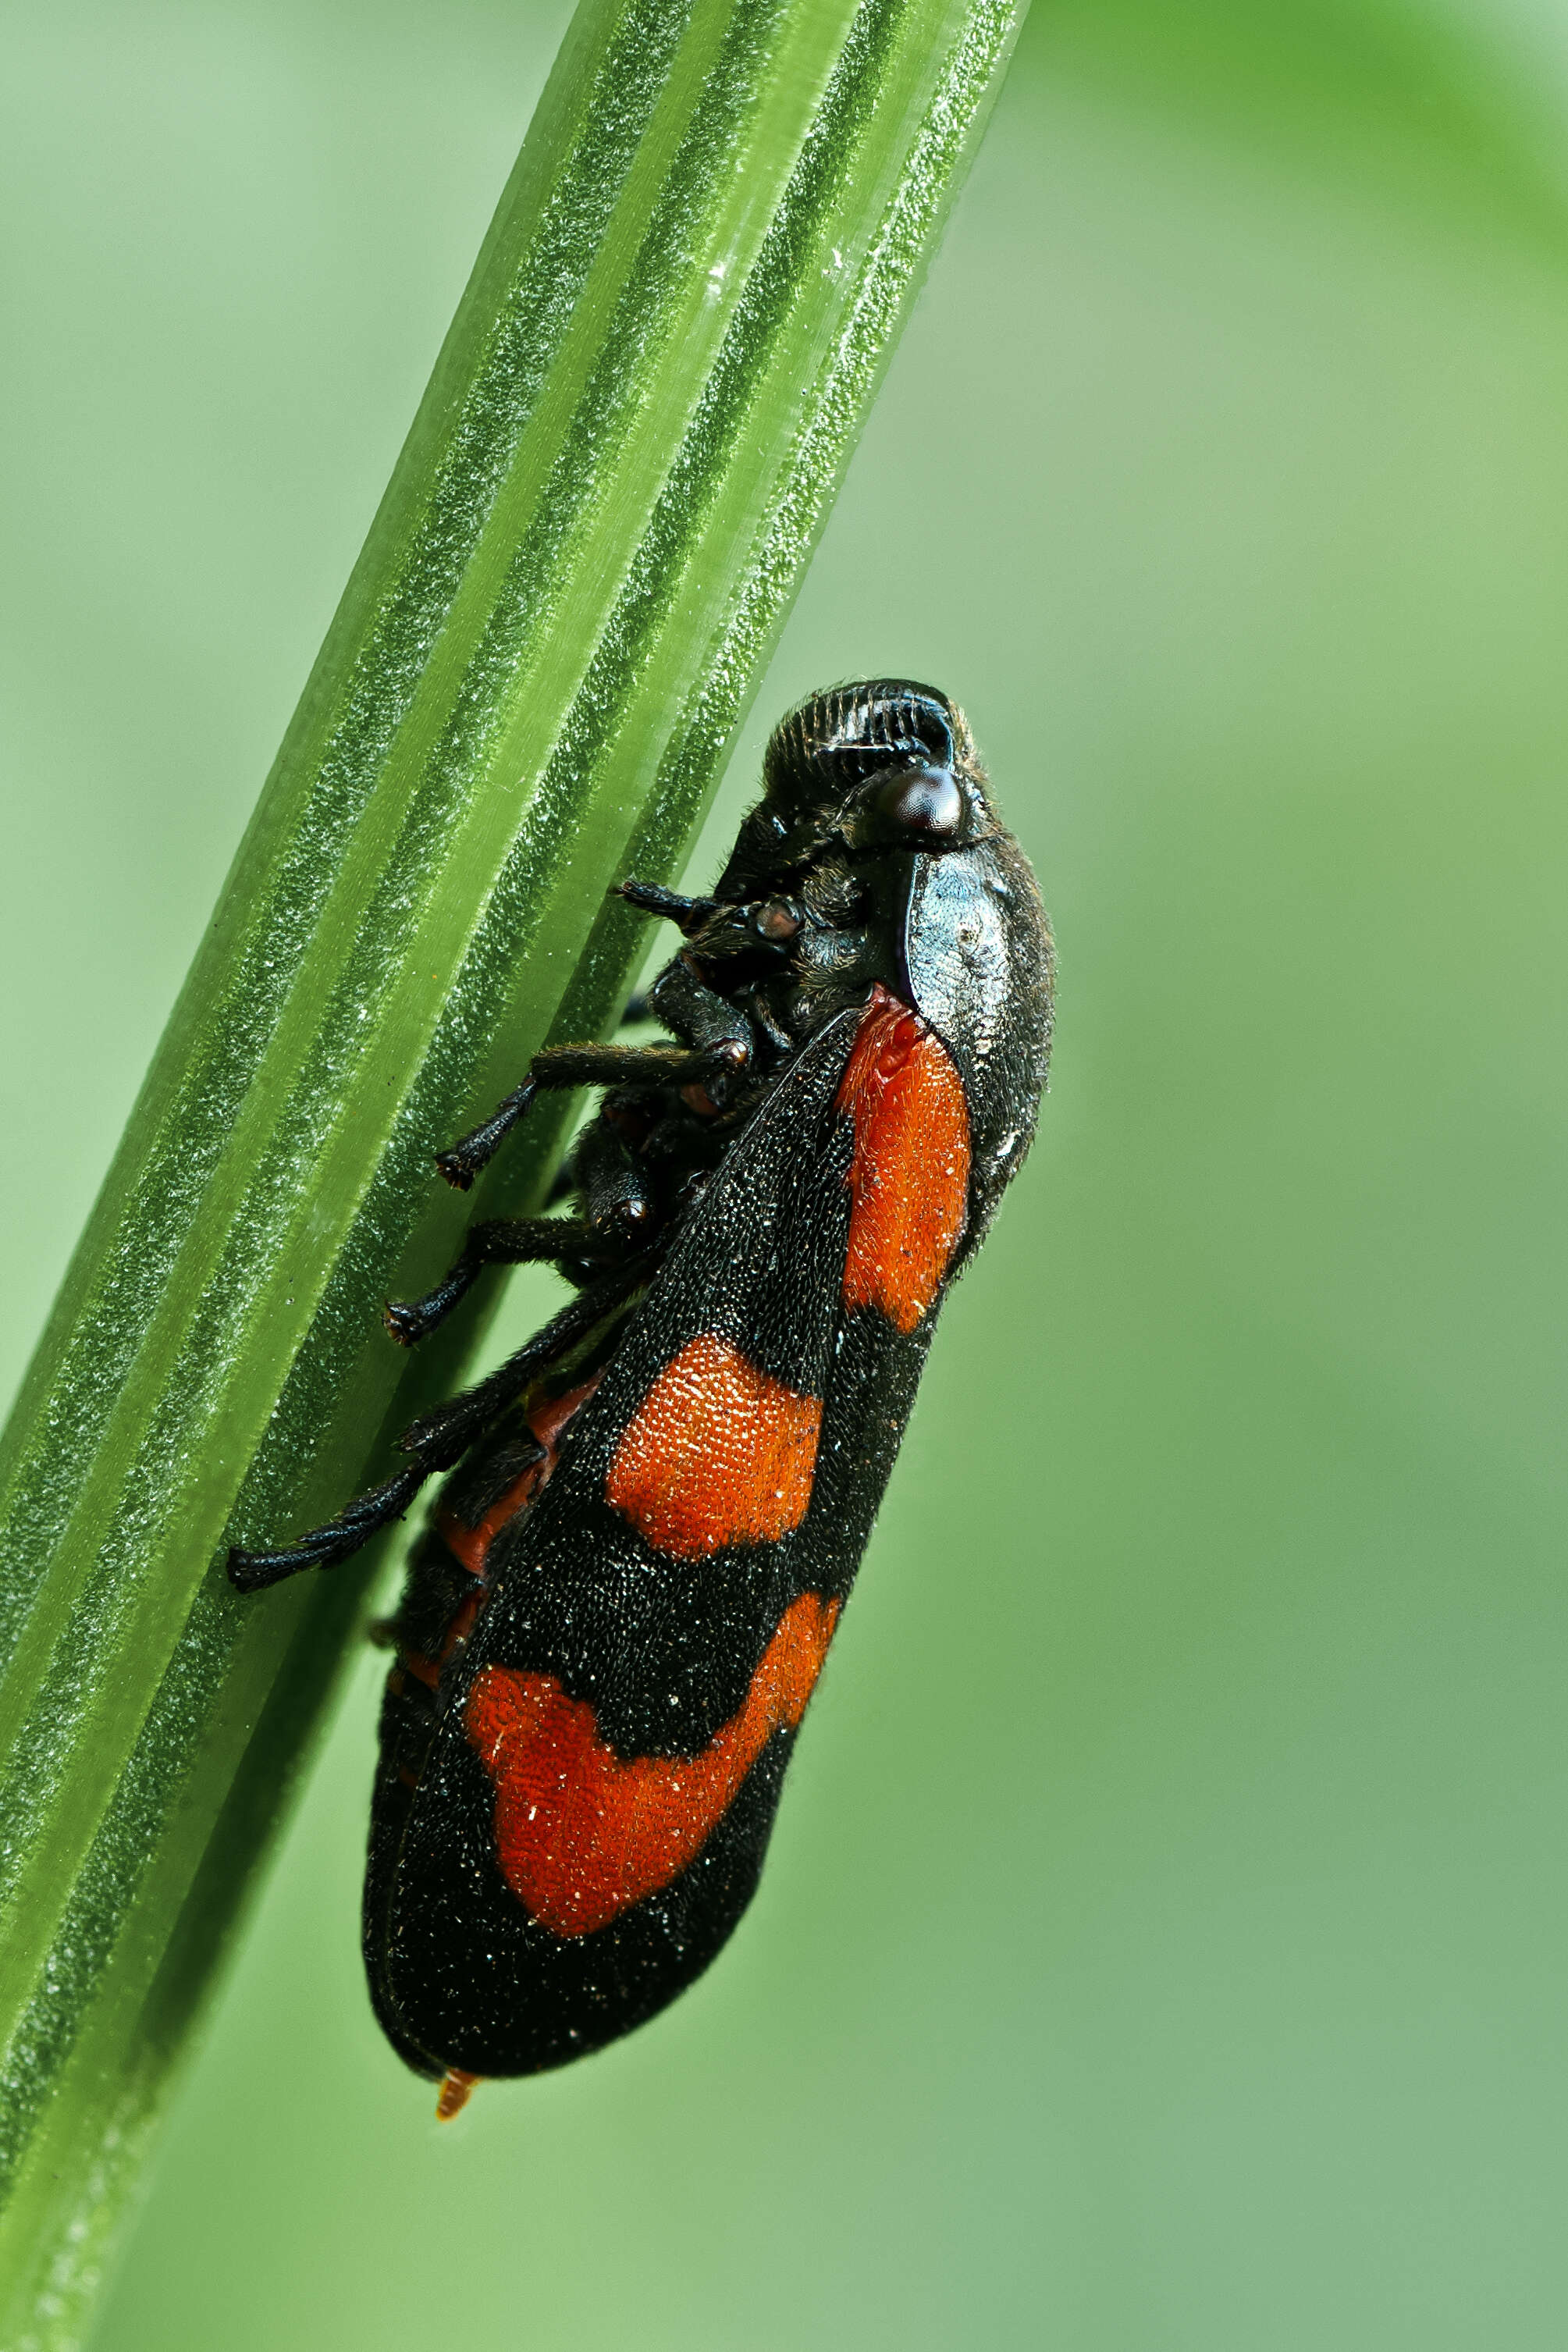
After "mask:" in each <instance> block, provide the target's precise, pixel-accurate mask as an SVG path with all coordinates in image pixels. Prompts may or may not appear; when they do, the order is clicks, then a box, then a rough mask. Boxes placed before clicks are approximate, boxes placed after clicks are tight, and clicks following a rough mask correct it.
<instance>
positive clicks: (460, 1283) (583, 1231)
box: [382, 1217, 612, 1348]
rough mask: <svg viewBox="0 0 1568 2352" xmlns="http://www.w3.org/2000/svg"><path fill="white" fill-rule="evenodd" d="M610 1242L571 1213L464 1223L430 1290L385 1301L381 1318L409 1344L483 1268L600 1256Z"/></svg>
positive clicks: (396, 1336)
mask: <svg viewBox="0 0 1568 2352" xmlns="http://www.w3.org/2000/svg"><path fill="white" fill-rule="evenodd" d="M611 1247H612V1244H609V1243H607V1241H606V1240H605V1238H604V1237H603V1236H602V1235H601V1234H599V1233H597V1232H596V1231H593V1230H591V1228H590V1226H588V1225H586V1224H582V1223H579V1221H578V1220H577V1219H576V1218H575V1217H572V1218H566V1217H491V1218H488V1219H487V1220H486V1222H485V1223H482V1224H477V1225H470V1227H469V1228H468V1232H467V1234H466V1235H465V1238H464V1243H463V1247H462V1250H461V1252H460V1253H459V1255H458V1256H457V1257H456V1258H455V1261H454V1262H453V1264H452V1265H450V1266H449V1267H448V1268H447V1270H446V1272H445V1273H444V1275H443V1276H442V1277H441V1280H440V1281H439V1282H438V1283H437V1284H436V1286H435V1287H434V1290H427V1291H426V1292H425V1294H424V1297H423V1298H413V1299H404V1298H393V1299H389V1300H388V1302H387V1306H386V1310H385V1313H384V1315H383V1317H382V1320H383V1321H384V1322H385V1324H386V1327H387V1329H388V1331H389V1332H390V1333H391V1335H392V1338H393V1339H395V1340H397V1341H398V1343H399V1345H400V1346H402V1347H404V1348H412V1347H413V1344H414V1342H415V1341H416V1340H417V1339H428V1338H429V1337H430V1334H431V1333H432V1332H433V1331H434V1329H435V1328H437V1326H438V1325H439V1324H442V1323H444V1321H445V1320H446V1318H447V1317H448V1316H449V1315H450V1314H451V1312H452V1310H453V1308H454V1307H455V1306H456V1304H457V1302H458V1300H459V1299H460V1298H465V1297H466V1296H467V1294H468V1292H469V1291H470V1290H471V1289H472V1288H473V1286H474V1285H475V1283H476V1281H477V1280H478V1277H479V1276H480V1274H481V1273H482V1272H483V1270H484V1268H485V1267H486V1266H487V1265H559V1264H561V1263H562V1262H564V1261H566V1260H568V1259H572V1258H584V1257H587V1258H593V1257H602V1256H604V1255H607V1254H608V1251H609V1249H610V1248H611Z"/></svg>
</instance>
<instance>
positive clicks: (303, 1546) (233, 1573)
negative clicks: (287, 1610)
mask: <svg viewBox="0 0 1568 2352" xmlns="http://www.w3.org/2000/svg"><path fill="white" fill-rule="evenodd" d="M425 1475H426V1474H425V1472H424V1471H423V1470H419V1469H414V1468H412V1467H411V1468H409V1469H407V1470H400V1471H399V1472H398V1473H397V1475H396V1476H395V1477H392V1478H389V1479H388V1480H387V1482H386V1484H385V1486H372V1487H371V1491H370V1493H369V1494H368V1495H361V1496H357V1497H356V1499H355V1500H354V1501H353V1502H351V1503H350V1505H349V1507H348V1508H347V1510H344V1511H340V1512H339V1514H338V1516H337V1517H336V1518H335V1519H329V1520H328V1522H327V1524H326V1526H325V1527H320V1528H311V1529H310V1530H309V1532H308V1534H306V1535H302V1536H301V1537H300V1538H299V1540H298V1543H296V1544H288V1545H286V1546H285V1547H284V1549H282V1550H281V1551H246V1550H243V1549H241V1547H240V1546H239V1545H238V1544H235V1545H234V1546H233V1547H232V1549H230V1552H229V1582H230V1583H231V1584H232V1585H234V1586H235V1587H236V1588H237V1589H238V1591H241V1592H259V1591H261V1589H262V1587H263V1586H264V1585H267V1584H279V1583H281V1582H282V1580H283V1579H284V1578H285V1577H286V1576H294V1575H296V1574H297V1573H298V1570H300V1569H302V1568H336V1566H337V1565H338V1562H339V1561H340V1559H348V1558H349V1556H350V1553H351V1552H356V1551H358V1550H359V1549H360V1546H361V1544H365V1543H369V1541H370V1539H371V1537H372V1536H373V1535H379V1534H380V1532H381V1530H382V1528H387V1527H390V1526H391V1525H392V1521H393V1520H394V1519H401V1518H402V1515H403V1513H404V1512H405V1511H406V1510H407V1508H408V1507H409V1505H410V1504H411V1503H412V1502H413V1498H414V1496H416V1495H417V1494H418V1492H419V1490H420V1488H421V1486H423V1484H424V1480H425Z"/></svg>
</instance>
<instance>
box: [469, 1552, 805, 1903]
mask: <svg viewBox="0 0 1568 2352" xmlns="http://www.w3.org/2000/svg"><path fill="white" fill-rule="evenodd" d="M838 1615H839V1604H838V1602H837V1601H821V1600H819V1599H818V1597H817V1595H816V1594H815V1593H814V1592H807V1593H802V1595H801V1596H800V1600H798V1601H792V1602H791V1603H790V1605H789V1608H788V1609H787V1610H786V1611H785V1612H784V1614H783V1617H782V1618H781V1619H780V1620H779V1627H778V1630H777V1632H776V1633H774V1636H773V1639H772V1640H771V1641H770V1642H769V1643H768V1647H767V1649H766V1650H765V1651H764V1652H763V1654H762V1658H761V1661H760V1663H759V1664H758V1668H757V1671H756V1673H755V1674H754V1675H752V1677H751V1684H750V1687H749V1688H748V1690H747V1694H746V1697H745V1700H744V1701H743V1703H742V1705H741V1707H740V1710H739V1712H738V1714H736V1715H733V1716H732V1717H730V1719H729V1721H728V1722H727V1724H726V1725H725V1726H724V1727H723V1728H722V1729H721V1730H720V1731H718V1732H716V1734H715V1736H714V1738H712V1739H711V1740H710V1741H709V1742H708V1745H707V1746H706V1748H704V1749H703V1751H702V1753H701V1754H700V1755H698V1756H693V1757H689V1758H680V1757H666V1756H638V1757H633V1758H632V1759H630V1760H628V1761H625V1762H623V1761H622V1759H621V1758H620V1757H618V1756H617V1755H616V1754H615V1752H614V1750H613V1749H612V1748H608V1747H607V1746H606V1745H605V1744H604V1742H603V1741H602V1740H601V1738H600V1737H599V1726H598V1721H597V1718H596V1717H595V1715H594V1712H593V1709H592V1707H591V1706H590V1705H589V1704H588V1703H587V1701H586V1700H583V1699H573V1698H569V1697H568V1696H567V1695H566V1693H565V1691H564V1690H563V1689H562V1688H561V1685H560V1684H559V1682H558V1681H557V1680H556V1677H555V1676H554V1675H538V1674H525V1673H522V1672H520V1671H519V1670H518V1669H517V1668H516V1667H513V1666H486V1667H484V1668H482V1669H481V1671H480V1672H479V1674H477V1675H476V1676H475V1678H474V1686H473V1688H472V1690H471V1691H470V1692H469V1694H468V1698H467V1702H466V1704H465V1707H464V1714H463V1721H464V1728H465V1730H466V1732H467V1734H468V1738H469V1739H470V1740H471V1741H472V1743H473V1745H474V1747H475V1748H476V1750H477V1752H478V1755H479V1759H480V1760H481V1762H482V1763H483V1764H484V1766H485V1769H486V1771H487V1772H488V1773H489V1775H490V1778H491V1780H493V1781H494V1782H495V1784H496V1847H497V1854H498V1856H499V1859H500V1864H501V1872H502V1875H503V1876H504V1877H505V1879H506V1882H507V1885H508V1886H509V1887H510V1888H511V1890H512V1893H513V1894H514V1895H516V1896H517V1899H518V1901H519V1902H520V1903H522V1904H524V1905H525V1906H527V1908H528V1913H529V1915H530V1916H532V1917H533V1918H535V1919H537V1920H538V1922H539V1924H540V1926H541V1927H548V1928H549V1930H550V1933H551V1934H552V1935H555V1936H589V1935H591V1934H592V1933H593V1931H594V1929H595V1928H597V1927H608V1926H609V1924H610V1922H611V1920H612V1919H614V1918H616V1917H617V1916H619V1915H620V1913H621V1912H622V1911H624V1910H626V1909H627V1908H628V1907H629V1906H631V1905H632V1904H633V1903H640V1902H641V1901H642V1900H643V1896H644V1895H653V1894H656V1893H657V1892H658V1890H659V1888H660V1887H661V1886H667V1885H669V1884H670V1882H671V1880H672V1879H674V1878H678V1877H679V1875H680V1874H681V1872H682V1871H683V1870H685V1868H686V1866H687V1864H689V1863H691V1862H693V1861H695V1858H696V1856H697V1854H698V1853H700V1852H701V1851H702V1848H703V1847H704V1845H705V1844H706V1843H707V1840H708V1838H709V1837H710V1836H711V1835H712V1833H713V1832H714V1830H715V1828H716V1826H717V1824H718V1822H720V1821H721V1820H722V1819H723V1818H724V1815H725V1813H726V1812H727V1811H728V1809H729V1806H730V1805H731V1803H732V1802H733V1801H734V1799H735V1796H736V1792H737V1790H738V1789H739V1787H740V1784H741V1782H742V1781H743V1780H745V1778H746V1776H747V1772H748V1771H749V1770H750V1769H751V1767H752V1765H753V1764H754V1763H755V1762H756V1761H757V1759H758V1756H759V1755H760V1754H761V1752H762V1749H763V1747H764V1745H765V1744H766V1742H767V1740H768V1738H769V1736H770V1734H771V1733H773V1732H775V1731H777V1730H779V1728H780V1727H782V1726H784V1725H789V1727H791V1728H793V1727H794V1726H795V1725H797V1724H798V1723H799V1722H800V1717H802V1715H804V1713H805V1711H806V1702H807V1700H808V1699H809V1698H810V1696H811V1687H812V1685H813V1684H814V1683H815V1681H816V1679H817V1676H818V1675H819V1674H820V1673H821V1666H822V1660H823V1658H824V1657H825V1656H826V1655H827V1650H828V1643H830V1642H831V1639H832V1636H833V1627H834V1625H835V1624H836V1623H837V1622H838Z"/></svg>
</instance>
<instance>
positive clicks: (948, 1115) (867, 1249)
mask: <svg viewBox="0 0 1568 2352" xmlns="http://www.w3.org/2000/svg"><path fill="white" fill-rule="evenodd" d="M838 1102H839V1108H840V1109H841V1110H844V1111H848V1112H849V1114H850V1116H851V1117H852V1118H853V1120H854V1123H855V1144H854V1157H853V1159H852V1160H851V1162H850V1173H849V1187H850V1192H851V1193H852V1196H853V1206H852V1209H851V1211H850V1241H849V1250H848V1254H847V1255H846V1257H845V1260H844V1305H845V1306H846V1307H880V1308H881V1309H882V1312H883V1314H884V1315H885V1316H886V1317H887V1318H888V1320H889V1322H891V1323H895V1324H896V1325H897V1327H898V1328H899V1329H900V1330H901V1331H913V1330H914V1328H915V1325H916V1324H917V1323H918V1322H919V1320H920V1318H921V1317H922V1316H923V1315H924V1314H925V1310H926V1308H927V1307H929V1306H930V1304H931V1302H932V1300H933V1299H934V1298H935V1297H936V1293H937V1291H938V1290H939V1289H940V1288H941V1286H942V1280H943V1277H944V1276H945V1275H946V1271H947V1268H948V1266H949V1265H950V1264H951V1263H952V1257H953V1252H954V1250H955V1249H956V1247H957V1244H958V1238H959V1235H960V1234H962V1233H963V1230H964V1218H965V1214H966V1213H967V1207H968V1199H969V1106H968V1104H967V1101H966V1099H965V1097H964V1082H963V1080H962V1079H961V1078H960V1077H959V1076H958V1073H957V1071H956V1069H955V1068H954V1066H953V1064H952V1062H951V1061H950V1060H949V1058H948V1055H947V1051H946V1047H945V1046H944V1045H943V1044H942V1041H941V1039H940V1038H939V1037H936V1036H934V1035H933V1034H932V1033H931V1031H930V1030H929V1029H928V1028H927V1027H926V1025H925V1022H924V1021H922V1020H920V1019H919V1017H918V1016H917V1015H916V1014H915V1013H911V1012H910V1011H909V1009H908V1007H907V1006H906V1005H904V1004H901V1003H899V1002H898V999H897V998H896V997H894V996H890V995H889V994H888V992H887V991H886V989H884V988H883V987H882V986H880V985H879V986H878V987H877V988H875V989H874V990H873V992H872V998H871V1002H870V1003H869V1004H868V1005H867V1006H866V1009H865V1012H864V1014H863V1015H862V1020H861V1025H860V1030H859V1033H858V1034H857V1035H856V1038H855V1043H854V1050H853V1052H852V1054H851V1055H850V1058H849V1065H848V1066H847V1068H846V1069H845V1071H844V1075H843V1076H842V1078H841V1081H840V1083H839V1096H838Z"/></svg>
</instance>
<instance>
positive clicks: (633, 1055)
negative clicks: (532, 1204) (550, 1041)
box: [435, 1038, 748, 1192]
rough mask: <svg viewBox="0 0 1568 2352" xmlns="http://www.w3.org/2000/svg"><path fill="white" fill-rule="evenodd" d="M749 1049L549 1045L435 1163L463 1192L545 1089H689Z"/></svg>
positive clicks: (739, 1060)
mask: <svg viewBox="0 0 1568 2352" xmlns="http://www.w3.org/2000/svg"><path fill="white" fill-rule="evenodd" d="M747 1052H748V1048H747V1046H746V1045H743V1044H741V1043H740V1042H739V1041H737V1040H736V1039H734V1038H726V1039H721V1040H720V1041H719V1042H717V1043H716V1044H715V1045H708V1046H704V1047H702V1048H700V1049H699V1050H697V1051H695V1052H690V1051H688V1052H683V1051H682V1050H681V1049H680V1048H679V1047H678V1046H674V1045H546V1046H545V1047H544V1049H543V1050H542V1052H540V1053H538V1054H536V1055H534V1058H533V1060H532V1062H531V1063H530V1064H529V1066H528V1076H527V1077H526V1078H525V1079H524V1080H523V1082H522V1084H521V1086H519V1087H513V1089H512V1091H511V1093H510V1094H509V1095H508V1096H507V1098H506V1100H505V1101H504V1102H502V1103H499V1104H497V1108H495V1110H493V1111H492V1112H491V1114H490V1116H489V1118H487V1119H486V1120H484V1121H483V1122H482V1124H481V1125H480V1126H478V1127H476V1128H475V1129H472V1130H471V1132H470V1133H469V1134H467V1135H465V1136H462V1137H460V1138H459V1139H458V1141H457V1142H455V1144H453V1146H452V1147H451V1149H450V1150H447V1151H438V1152H437V1153H436V1155H435V1164H436V1166H437V1167H438V1168H439V1169H440V1171H441V1172H442V1174H443V1175H444V1177H445V1179H446V1181H447V1182H448V1183H449V1184H455V1186H456V1188H457V1190H458V1191H459V1192H466V1191H467V1190H468V1187H469V1186H470V1184H472V1182H473V1181H474V1179H475V1177H476V1175H477V1174H478V1173H479V1171H480V1169H481V1168H483V1167H485V1166H486V1163H487V1162H488V1161H489V1160H492V1159H494V1157H495V1155H496V1153H497V1151H498V1150H500V1147H501V1145H502V1144H503V1143H504V1142H505V1141H506V1139H507V1136H508V1135H509V1134H510V1133H511V1131H512V1129H513V1128H514V1127H516V1125H517V1121H518V1120H519V1119H520V1118H522V1116H523V1114H524V1112H525V1111H526V1110H527V1109H528V1105H529V1104H530V1103H531V1102H532V1101H533V1099H534V1097H535V1096H536V1095H537V1094H538V1092H539V1091H540V1089H541V1088H543V1087H624V1086H636V1087H688V1086H699V1085H701V1084H702V1083H703V1081H704V1080H705V1079H707V1078H711V1077H716V1076H718V1075H719V1074H720V1073H721V1072H722V1071H726V1070H730V1069H738V1068H740V1067H742V1066H744V1064H745V1062H746V1059H747Z"/></svg>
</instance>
